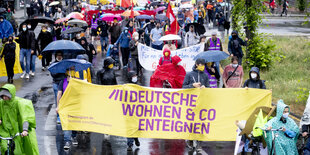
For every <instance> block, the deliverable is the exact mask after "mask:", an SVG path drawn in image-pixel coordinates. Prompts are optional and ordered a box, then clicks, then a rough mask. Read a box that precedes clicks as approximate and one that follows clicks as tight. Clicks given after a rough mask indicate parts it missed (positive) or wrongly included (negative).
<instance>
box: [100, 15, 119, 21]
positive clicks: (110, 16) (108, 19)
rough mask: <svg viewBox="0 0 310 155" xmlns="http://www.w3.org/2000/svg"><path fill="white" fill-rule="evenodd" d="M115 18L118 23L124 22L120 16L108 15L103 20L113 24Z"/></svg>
mask: <svg viewBox="0 0 310 155" xmlns="http://www.w3.org/2000/svg"><path fill="white" fill-rule="evenodd" d="M114 18H117V20H118V21H120V20H122V17H121V16H120V15H106V16H104V17H102V18H101V19H102V20H104V21H107V22H112V21H113V20H114Z"/></svg>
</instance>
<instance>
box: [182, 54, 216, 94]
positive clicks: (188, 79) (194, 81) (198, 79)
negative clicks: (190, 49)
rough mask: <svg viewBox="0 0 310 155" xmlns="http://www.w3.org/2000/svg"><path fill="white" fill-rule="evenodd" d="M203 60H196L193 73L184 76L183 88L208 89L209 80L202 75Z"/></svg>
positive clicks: (203, 69) (203, 68)
mask: <svg viewBox="0 0 310 155" xmlns="http://www.w3.org/2000/svg"><path fill="white" fill-rule="evenodd" d="M205 64H206V62H205V60H204V59H197V60H196V62H195V65H194V67H193V71H191V72H190V73H188V74H186V76H185V79H184V82H183V88H209V87H210V84H209V78H208V76H207V75H206V74H205V73H204V71H205Z"/></svg>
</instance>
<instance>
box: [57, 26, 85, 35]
mask: <svg viewBox="0 0 310 155" xmlns="http://www.w3.org/2000/svg"><path fill="white" fill-rule="evenodd" d="M81 31H84V29H82V28H80V27H72V28H70V29H67V30H66V31H63V32H61V34H62V35H63V34H70V33H78V32H81Z"/></svg>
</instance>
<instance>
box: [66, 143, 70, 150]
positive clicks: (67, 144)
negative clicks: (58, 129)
mask: <svg viewBox="0 0 310 155" xmlns="http://www.w3.org/2000/svg"><path fill="white" fill-rule="evenodd" d="M70 147H71V144H70V142H66V143H65V146H64V149H65V150H69V149H70Z"/></svg>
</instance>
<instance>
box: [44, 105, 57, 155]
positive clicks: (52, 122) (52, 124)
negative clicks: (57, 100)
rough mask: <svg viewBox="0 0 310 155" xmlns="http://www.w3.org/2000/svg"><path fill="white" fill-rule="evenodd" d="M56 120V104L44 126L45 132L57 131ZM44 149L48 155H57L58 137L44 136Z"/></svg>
mask: <svg viewBox="0 0 310 155" xmlns="http://www.w3.org/2000/svg"><path fill="white" fill-rule="evenodd" d="M56 118H57V115H56V107H55V104H54V105H53V107H52V108H51V110H50V112H49V113H48V115H47V118H46V122H45V126H44V130H45V131H51V130H53V131H56ZM44 149H45V153H46V155H52V154H55V151H57V146H56V136H44Z"/></svg>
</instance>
